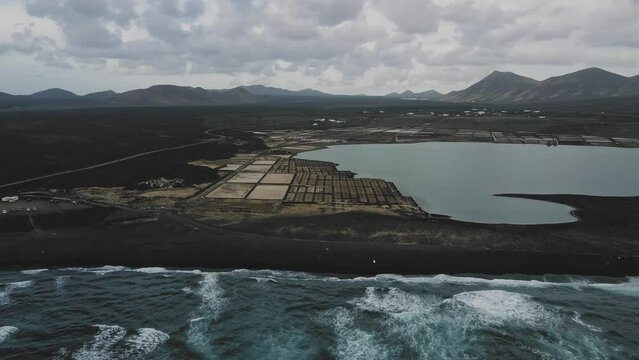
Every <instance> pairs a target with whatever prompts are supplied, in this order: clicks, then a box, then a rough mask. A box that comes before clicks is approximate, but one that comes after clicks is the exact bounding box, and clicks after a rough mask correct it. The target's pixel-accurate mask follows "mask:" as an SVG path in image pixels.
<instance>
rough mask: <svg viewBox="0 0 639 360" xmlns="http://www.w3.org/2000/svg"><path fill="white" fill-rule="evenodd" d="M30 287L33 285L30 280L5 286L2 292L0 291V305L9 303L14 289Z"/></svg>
mask: <svg viewBox="0 0 639 360" xmlns="http://www.w3.org/2000/svg"><path fill="white" fill-rule="evenodd" d="M31 285H33V281H31V280H27V281H16V282H11V283H8V284H5V286H4V290H3V291H0V305H7V304H9V303H10V302H11V293H13V291H14V290H15V289H23V288H28V287H30V286H31Z"/></svg>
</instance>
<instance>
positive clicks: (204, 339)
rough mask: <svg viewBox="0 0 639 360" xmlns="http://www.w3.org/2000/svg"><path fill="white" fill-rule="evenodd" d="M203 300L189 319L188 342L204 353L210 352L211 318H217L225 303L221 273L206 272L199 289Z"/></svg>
mask: <svg viewBox="0 0 639 360" xmlns="http://www.w3.org/2000/svg"><path fill="white" fill-rule="evenodd" d="M198 293H199V294H200V297H201V298H202V302H201V304H200V307H199V309H198V310H197V311H196V313H195V314H194V315H193V316H195V318H194V319H192V320H191V321H189V328H188V330H187V342H188V344H190V345H191V346H193V347H195V348H196V349H197V350H199V351H201V352H202V353H205V354H209V353H210V352H211V351H212V349H211V348H210V341H211V329H210V323H211V320H217V319H218V318H219V317H220V315H221V314H222V311H223V306H224V303H225V299H224V289H223V288H222V287H221V286H220V284H219V273H205V274H204V276H203V278H202V280H201V281H200V288H199V290H198Z"/></svg>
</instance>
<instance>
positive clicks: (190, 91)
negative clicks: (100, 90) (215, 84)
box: [109, 85, 255, 106]
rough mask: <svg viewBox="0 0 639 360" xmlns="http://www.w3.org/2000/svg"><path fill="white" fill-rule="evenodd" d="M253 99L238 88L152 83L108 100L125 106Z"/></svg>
mask: <svg viewBox="0 0 639 360" xmlns="http://www.w3.org/2000/svg"><path fill="white" fill-rule="evenodd" d="M253 101H255V99H254V97H253V95H251V94H250V93H248V92H247V91H246V90H244V89H240V88H234V89H230V90H223V91H215V90H213V91H212V90H205V89H203V88H200V87H197V88H194V87H190V86H176V85H154V86H151V87H149V88H147V89H138V90H131V91H127V92H124V93H121V94H117V95H116V96H115V97H113V98H112V99H111V100H110V101H109V102H110V103H111V104H114V105H127V106H138V105H144V106H169V105H218V104H239V103H246V102H253Z"/></svg>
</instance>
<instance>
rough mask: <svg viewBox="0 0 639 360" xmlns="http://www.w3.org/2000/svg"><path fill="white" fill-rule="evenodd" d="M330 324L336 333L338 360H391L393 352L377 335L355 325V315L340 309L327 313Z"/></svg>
mask: <svg viewBox="0 0 639 360" xmlns="http://www.w3.org/2000/svg"><path fill="white" fill-rule="evenodd" d="M327 320H328V323H329V324H330V325H331V326H332V328H333V330H334V331H335V335H336V340H337V346H336V349H334V350H335V351H334V352H335V353H336V355H337V358H338V359H349V360H350V359H390V358H394V356H392V354H391V351H390V350H389V349H388V348H387V347H385V346H384V345H383V344H381V343H380V342H379V340H378V339H377V338H376V337H375V334H373V333H371V332H367V331H364V330H362V329H360V328H358V327H357V326H356V325H355V319H354V313H353V312H352V311H350V310H348V309H345V308H342V307H339V308H335V309H333V310H330V311H329V312H328V313H327Z"/></svg>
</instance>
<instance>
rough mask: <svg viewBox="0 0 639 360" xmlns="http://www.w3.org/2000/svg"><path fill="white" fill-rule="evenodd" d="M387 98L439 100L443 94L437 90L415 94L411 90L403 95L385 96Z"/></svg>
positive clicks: (391, 94)
mask: <svg viewBox="0 0 639 360" xmlns="http://www.w3.org/2000/svg"><path fill="white" fill-rule="evenodd" d="M384 96H386V97H392V98H401V99H425V100H439V99H440V98H441V97H442V96H443V94H442V93H440V92H439V91H436V90H427V91H424V92H419V93H414V92H412V91H410V90H406V91H404V92H403V93H396V92H394V93H390V94H386V95H384Z"/></svg>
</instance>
